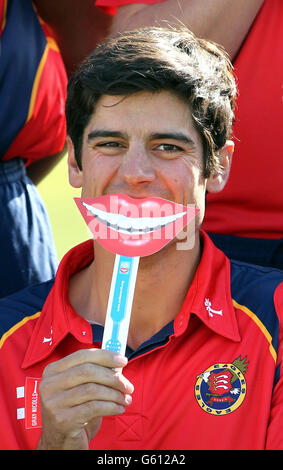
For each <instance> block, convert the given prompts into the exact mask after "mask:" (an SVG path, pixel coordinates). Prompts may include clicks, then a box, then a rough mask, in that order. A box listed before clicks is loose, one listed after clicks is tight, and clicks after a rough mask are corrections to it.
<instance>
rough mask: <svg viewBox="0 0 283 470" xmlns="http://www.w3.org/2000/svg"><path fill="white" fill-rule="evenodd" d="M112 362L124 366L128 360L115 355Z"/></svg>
mask: <svg viewBox="0 0 283 470" xmlns="http://www.w3.org/2000/svg"><path fill="white" fill-rule="evenodd" d="M114 361H115V363H116V364H117V365H119V366H125V365H127V364H128V359H127V358H126V357H125V356H122V355H121V354H116V355H115V356H114Z"/></svg>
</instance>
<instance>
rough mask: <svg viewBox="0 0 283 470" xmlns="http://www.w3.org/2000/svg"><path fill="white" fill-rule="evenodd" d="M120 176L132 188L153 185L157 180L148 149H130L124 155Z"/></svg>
mask: <svg viewBox="0 0 283 470" xmlns="http://www.w3.org/2000/svg"><path fill="white" fill-rule="evenodd" d="M119 174H120V176H121V177H122V178H123V179H124V181H125V182H126V183H127V184H129V185H132V186H135V185H142V184H149V183H151V182H152V181H153V180H154V178H155V171H154V168H153V165H152V159H151V157H150V155H148V153H147V151H146V149H143V148H135V149H129V151H128V152H127V154H126V155H124V158H123V161H122V164H121V166H120V168H119Z"/></svg>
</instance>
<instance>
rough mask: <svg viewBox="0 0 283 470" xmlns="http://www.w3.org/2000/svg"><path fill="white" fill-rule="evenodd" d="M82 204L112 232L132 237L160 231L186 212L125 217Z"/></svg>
mask: <svg viewBox="0 0 283 470" xmlns="http://www.w3.org/2000/svg"><path fill="white" fill-rule="evenodd" d="M82 204H83V205H84V206H85V208H86V209H87V210H88V211H89V212H90V213H91V214H92V215H93V216H94V217H96V218H97V219H99V220H100V222H102V223H104V224H105V225H107V226H108V227H109V228H111V229H112V230H115V231H116V232H120V233H126V234H129V233H130V234H132V235H139V234H141V233H149V232H153V231H154V230H157V229H160V227H161V226H165V225H167V224H170V223H172V222H175V221H176V220H178V219H180V218H181V217H183V216H184V215H185V214H186V212H180V213H178V214H175V215H168V216H165V217H138V218H137V217H126V216H125V215H122V214H114V213H111V212H105V211H102V210H101V209H97V208H96V207H93V206H90V205H89V204H86V203H85V202H82Z"/></svg>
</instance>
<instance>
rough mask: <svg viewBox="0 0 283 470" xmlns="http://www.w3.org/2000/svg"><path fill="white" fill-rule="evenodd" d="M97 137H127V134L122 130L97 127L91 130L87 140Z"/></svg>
mask: <svg viewBox="0 0 283 470" xmlns="http://www.w3.org/2000/svg"><path fill="white" fill-rule="evenodd" d="M97 137H120V138H123V137H124V138H125V135H124V134H122V132H120V131H114V130H111V129H95V130H93V131H91V132H90V133H89V134H88V136H87V140H88V141H90V140H93V139H96V138H97Z"/></svg>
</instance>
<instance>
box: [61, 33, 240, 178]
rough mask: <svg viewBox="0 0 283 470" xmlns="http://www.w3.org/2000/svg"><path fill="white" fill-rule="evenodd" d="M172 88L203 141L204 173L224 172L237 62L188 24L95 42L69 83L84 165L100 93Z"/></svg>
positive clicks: (71, 129)
mask: <svg viewBox="0 0 283 470" xmlns="http://www.w3.org/2000/svg"><path fill="white" fill-rule="evenodd" d="M161 90H167V91H171V92H173V93H175V94H177V95H179V96H180V97H181V98H182V99H183V100H185V101H186V102H187V103H188V105H189V107H190V110H191V114H192V118H193V123H194V125H195V127H196V129H197V130H198V132H199V134H200V136H201V139H202V144H203V156H204V176H205V177H208V176H209V175H210V174H211V173H215V172H219V171H221V168H219V163H218V158H217V155H216V152H217V150H219V149H220V148H221V147H223V145H224V144H225V142H226V140H227V139H228V138H230V137H231V129H232V124H233V119H234V108H235V98H236V94H237V88H236V81H235V77H234V74H233V67H232V64H231V62H230V60H229V58H228V55H227V54H226V52H225V51H224V49H223V48H222V47H220V46H219V45H217V44H215V43H213V42H211V41H207V40H204V39H199V38H197V37H196V36H195V35H194V34H193V33H192V32H191V31H189V30H188V29H187V28H185V27H181V28H178V29H173V28H157V27H151V28H142V29H137V30H134V31H128V32H125V33H123V34H118V35H116V36H114V37H110V38H109V39H107V40H106V41H105V42H104V43H103V44H101V45H99V46H98V47H96V49H95V50H94V51H93V53H92V54H90V55H89V56H88V57H87V58H86V59H85V60H84V62H83V63H82V64H81V65H80V67H79V68H78V70H77V71H76V72H75V74H74V75H73V76H72V77H71V79H70V81H69V84H68V96H67V102H66V118H67V131H68V134H69V136H70V137H71V139H72V142H73V144H74V149H75V156H76V160H77V163H78V166H79V168H81V150H82V139H83V133H84V129H85V127H86V126H87V124H88V123H89V120H90V118H91V116H92V114H93V113H94V111H95V106H96V103H97V101H98V99H99V98H100V97H101V96H102V95H129V94H132V93H136V92H140V91H148V92H159V91H161Z"/></svg>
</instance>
